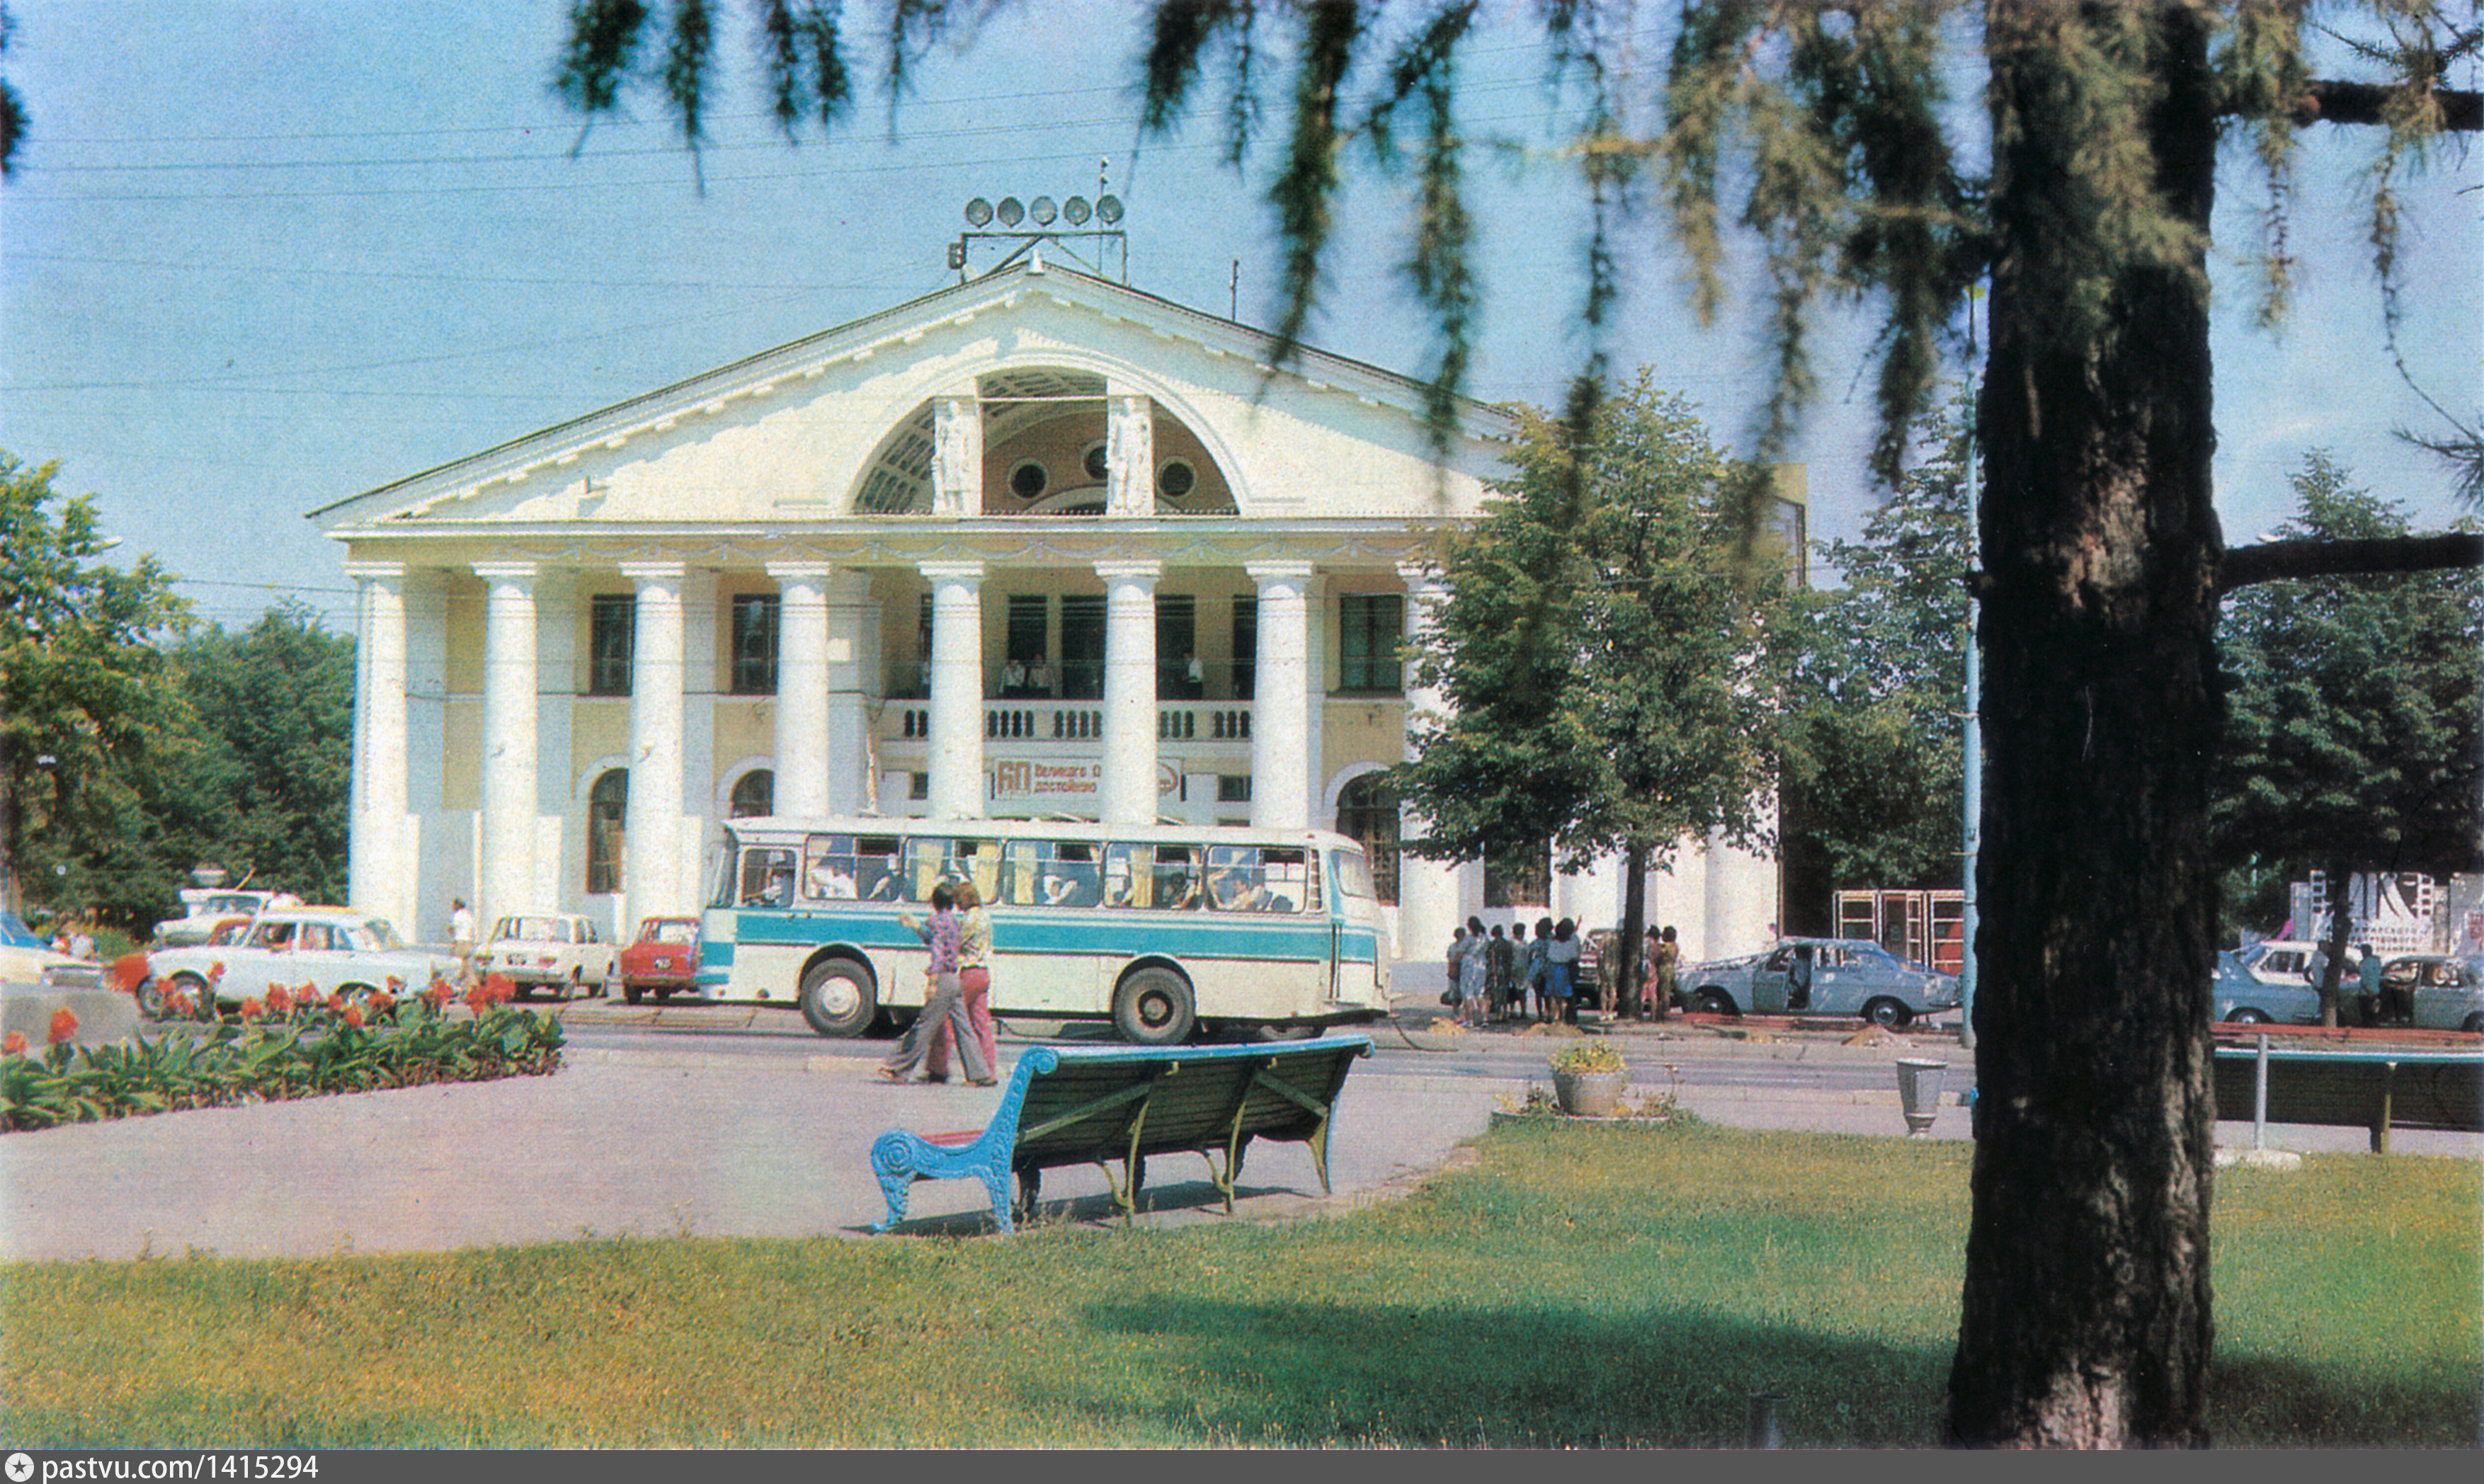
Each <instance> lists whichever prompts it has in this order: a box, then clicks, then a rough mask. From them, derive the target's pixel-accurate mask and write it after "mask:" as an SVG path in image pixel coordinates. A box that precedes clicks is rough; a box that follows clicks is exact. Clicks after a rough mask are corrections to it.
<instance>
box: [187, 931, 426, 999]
mask: <svg viewBox="0 0 2484 1484" xmlns="http://www.w3.org/2000/svg"><path fill="white" fill-rule="evenodd" d="M147 970H148V977H147V979H146V981H145V982H143V983H142V984H140V985H139V986H138V993H139V1004H140V1006H141V1008H147V1007H148V1006H149V1005H161V1004H164V1003H166V1002H168V1001H169V1000H170V999H171V998H172V997H173V996H174V995H175V994H179V995H186V996H188V997H189V998H190V1000H191V1001H192V1003H194V1004H199V1005H204V1004H205V1003H206V1000H207V997H208V995H209V994H210V993H212V994H213V996H214V999H215V1003H216V1004H218V1005H219V1006H230V1005H239V1004H240V1003H242V1002H243V1001H244V1000H264V999H266V997H267V992H268V990H269V989H270V988H272V987H275V986H278V985H282V986H283V987H284V991H285V993H287V994H293V993H297V992H299V991H300V990H301V989H302V988H303V987H304V986H305V985H308V986H309V987H310V990H311V993H312V995H313V996H315V997H316V998H319V999H326V998H327V997H328V996H329V995H331V994H338V993H341V994H343V995H344V996H345V997H346V998H347V999H360V998H363V997H365V996H367V995H368V994H370V993H371V992H372V991H373V990H375V989H387V990H388V991H390V992H391V993H392V994H395V995H398V996H400V997H402V996H405V995H410V994H419V993H420V992H421V991H422V989H423V987H424V986H425V985H429V984H430V983H431V980H432V976H433V975H435V974H439V975H446V977H448V978H449V979H451V980H454V979H455V978H456V974H457V960H456V959H454V958H449V957H447V956H446V955H445V954H433V953H426V952H424V951H423V950H421V949H418V948H409V947H407V946H406V944H405V941H404V940H403V939H402V938H399V937H398V936H397V935H396V930H395V929H394V928H392V927H390V926H389V921H388V919H387V918H385V917H374V916H372V915H370V914H369V913H367V912H356V911H352V910H349V909H347V908H344V907H284V908H278V909H275V910H271V911H266V912H261V913H260V914H259V915H258V917H257V920H256V921H254V922H252V923H251V925H250V931H249V932H248V933H247V934H246V935H244V936H243V937H242V938H241V939H240V940H239V941H238V942H232V943H202V944H199V945H197V946H195V947H190V948H168V949H163V950H159V951H157V952H155V953H150V954H148V956H147ZM150 992H151V996H152V997H151V998H150Z"/></svg>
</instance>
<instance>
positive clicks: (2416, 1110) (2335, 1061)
mask: <svg viewBox="0 0 2484 1484" xmlns="http://www.w3.org/2000/svg"><path fill="white" fill-rule="evenodd" d="M2217 1118H2218V1119H2219V1120H2222V1121H2229V1122H2237V1123H2319V1124H2326V1125H2329V1126H2332V1127H2338V1126H2342V1127H2347V1128H2367V1129H2370V1130H2371V1134H2372V1150H2373V1152H2374V1153H2378V1154H2386V1153H2388V1152H2389V1151H2390V1129H2392V1128H2439V1129H2450V1130H2453V1131H2456V1132H2461V1133H2484V1051H2463V1050H2461V1051H2449V1050H2442V1051H2430V1050H2420V1049H2398V1050H2387V1051H2338V1050H2328V1049H2317V1050H2315V1049H2312V1048H2309V1047H2286V1048H2283V1049H2272V1050H2270V1051H2269V1052H2268V1053H2267V1057H2266V1063H2265V1066H2264V1067H2263V1065H2262V1060H2261V1054H2260V1053H2259V1052H2258V1051H2256V1050H2254V1049H2252V1048H2250V1047H2244V1046H2220V1047H2218V1048H2217Z"/></svg>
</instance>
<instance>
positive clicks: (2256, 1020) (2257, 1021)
mask: <svg viewBox="0 0 2484 1484" xmlns="http://www.w3.org/2000/svg"><path fill="white" fill-rule="evenodd" d="M2226 1024H2228V1025H2266V1024H2268V1012H2266V1011H2264V1010H2253V1009H2251V1008H2250V1007H2248V1006H2246V1007H2244V1008H2243V1009H2241V1010H2238V1011H2235V1012H2233V1013H2232V1014H2230V1015H2228V1016H2227V1017H2226Z"/></svg>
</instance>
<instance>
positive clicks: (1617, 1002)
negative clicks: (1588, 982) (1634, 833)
mask: <svg viewBox="0 0 2484 1484" xmlns="http://www.w3.org/2000/svg"><path fill="white" fill-rule="evenodd" d="M1622 869H1623V870H1625V871H1627V872H1628V873H1629V876H1628V877H1627V879H1625V880H1624V881H1623V883H1622V931H1621V933H1620V936H1619V937H1618V938H1617V940H1616V941H1615V942H1614V943H1613V1003H1612V1012H1613V1013H1614V1014H1615V1015H1622V1014H1627V1013H1629V1012H1630V1010H1631V1007H1632V1006H1633V1005H1634V1003H1636V1001H1637V999H1638V974H1639V967H1640V965H1639V959H1640V958H1642V957H1643V956H1644V955H1645V954H1646V952H1647V847H1646V846H1644V845H1641V844H1640V843H1639V842H1637V841H1635V840H1634V841H1632V842H1630V843H1629V844H1628V845H1626V846H1624V847H1623V848H1622ZM1654 987H1655V986H1654V985H1649V988H1651V989H1653V988H1654Z"/></svg>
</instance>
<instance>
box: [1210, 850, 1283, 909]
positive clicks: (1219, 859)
mask: <svg viewBox="0 0 2484 1484" xmlns="http://www.w3.org/2000/svg"><path fill="white" fill-rule="evenodd" d="M1297 858H1299V857H1297ZM1272 895H1273V893H1271V892H1270V891H1269V890H1268V881H1267V876H1266V873H1265V872H1264V870H1263V869H1262V868H1261V865H1260V850H1259V849H1258V847H1256V846H1247V845H1218V846H1210V847H1209V848H1208V851H1207V904H1208V905H1210V906H1212V907H1214V908H1216V909H1217V910H1218V911H1220V912H1263V911H1266V910H1267V908H1268V903H1269V899H1270V898H1271V896H1272Z"/></svg>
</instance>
